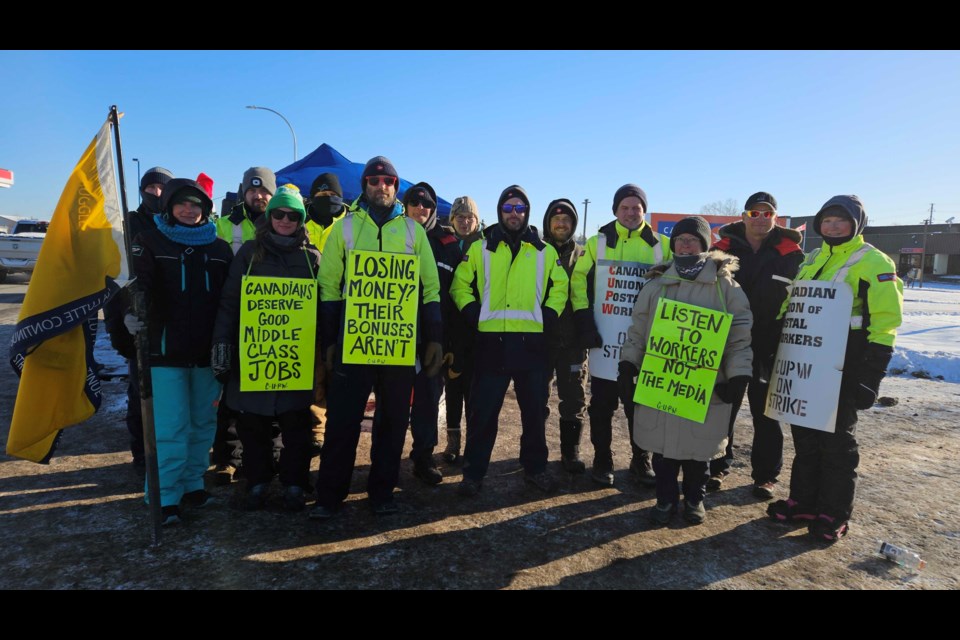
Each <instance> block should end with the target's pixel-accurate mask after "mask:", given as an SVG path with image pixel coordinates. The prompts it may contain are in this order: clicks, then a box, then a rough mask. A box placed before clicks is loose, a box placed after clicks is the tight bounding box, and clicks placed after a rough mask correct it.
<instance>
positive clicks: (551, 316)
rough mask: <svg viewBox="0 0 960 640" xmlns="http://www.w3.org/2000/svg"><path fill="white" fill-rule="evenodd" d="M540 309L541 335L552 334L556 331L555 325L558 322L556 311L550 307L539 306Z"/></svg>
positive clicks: (548, 335)
mask: <svg viewBox="0 0 960 640" xmlns="http://www.w3.org/2000/svg"><path fill="white" fill-rule="evenodd" d="M541 311H542V313H543V335H545V336H547V337H550V336H553V335H554V334H555V333H556V332H557V328H558V327H557V325H559V324H560V319H559V318H558V317H557V312H556V311H554V310H553V309H552V308H550V307H541Z"/></svg>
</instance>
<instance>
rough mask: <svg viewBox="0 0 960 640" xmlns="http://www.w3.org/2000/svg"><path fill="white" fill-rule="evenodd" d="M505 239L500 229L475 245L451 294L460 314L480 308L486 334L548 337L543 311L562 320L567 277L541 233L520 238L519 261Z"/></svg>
mask: <svg viewBox="0 0 960 640" xmlns="http://www.w3.org/2000/svg"><path fill="white" fill-rule="evenodd" d="M503 235H504V234H503V233H502V232H501V231H500V229H499V227H498V228H496V229H495V230H494V231H492V232H491V233H489V234H488V235H487V237H486V238H485V239H483V240H480V241H478V242H475V243H473V245H472V246H471V247H470V250H469V251H468V252H467V255H466V256H465V257H464V261H463V262H461V263H460V266H458V267H457V270H456V272H455V273H454V276H453V284H452V285H451V286H450V295H451V297H452V298H453V301H454V304H456V305H457V308H458V309H461V310H463V308H464V307H466V306H467V305H468V304H470V303H471V302H478V303H479V304H480V316H479V322H478V323H477V328H478V329H479V331H480V332H481V333H505V332H510V333H543V307H549V308H550V309H552V310H553V312H554V313H555V314H556V315H557V317H559V316H560V314H561V313H563V308H564V306H565V305H566V304H567V291H568V287H569V281H568V278H567V272H566V271H564V270H563V266H561V264H560V257H559V256H558V255H557V250H556V249H554V248H553V247H552V246H551V245H549V244H546V243H545V242H543V241H542V240H540V238H539V237H538V236H537V234H536V231H528V232H527V233H526V234H524V235H523V236H521V238H520V241H519V249H518V251H517V252H516V256H514V253H513V250H512V249H511V248H510V245H509V244H508V243H507V240H506V239H505V238H503V237H502V236H503ZM474 286H475V287H476V291H475V290H474ZM477 294H479V299H478V297H477Z"/></svg>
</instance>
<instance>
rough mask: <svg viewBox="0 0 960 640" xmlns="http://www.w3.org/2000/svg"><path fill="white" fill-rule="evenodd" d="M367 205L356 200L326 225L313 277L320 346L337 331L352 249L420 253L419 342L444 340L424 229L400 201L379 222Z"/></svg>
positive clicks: (332, 341) (330, 340)
mask: <svg viewBox="0 0 960 640" xmlns="http://www.w3.org/2000/svg"><path fill="white" fill-rule="evenodd" d="M365 207H366V204H365V202H361V199H359V198H358V199H357V200H356V201H354V203H353V204H352V205H351V207H350V209H349V211H348V212H347V213H346V215H344V216H343V217H342V218H340V219H339V220H337V221H336V222H334V223H333V224H332V225H331V226H330V229H329V233H328V234H327V239H326V246H325V247H324V251H323V258H322V259H321V260H320V271H319V274H318V276H317V280H318V281H319V282H320V304H321V307H322V313H321V316H322V321H323V324H324V326H323V330H322V331H321V339H322V342H323V348H324V350H326V348H327V347H328V346H330V345H332V344H335V343H336V342H337V340H338V335H339V333H340V331H341V325H342V321H341V315H342V314H341V310H342V306H343V305H342V303H343V280H344V274H345V272H346V260H347V252H348V251H350V250H353V249H363V250H366V251H384V252H387V253H405V254H408V255H417V256H419V257H420V292H421V296H422V298H421V299H422V305H423V306H422V307H421V309H420V322H419V324H420V328H421V330H422V331H423V342H442V335H443V325H442V321H441V318H440V278H439V276H438V275H437V263H436V260H435V259H434V257H433V250H432V249H431V247H430V241H429V240H428V239H427V234H426V232H425V231H424V230H423V227H421V226H420V225H419V224H418V223H417V222H416V221H414V220H412V219H411V218H407V217H406V216H404V215H403V205H401V204H400V203H399V202H397V203H396V205H395V206H394V209H393V211H392V212H390V213H389V214H388V215H387V216H386V219H385V220H384V222H383V224H382V225H378V224H377V223H376V221H375V220H374V219H373V218H372V217H371V216H370V214H369V213H368V212H367V210H366V208H365Z"/></svg>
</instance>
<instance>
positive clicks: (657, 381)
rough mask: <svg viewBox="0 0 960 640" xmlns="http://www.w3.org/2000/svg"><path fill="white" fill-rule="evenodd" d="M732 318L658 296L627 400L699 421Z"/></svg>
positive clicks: (731, 316) (703, 413) (701, 420)
mask: <svg viewBox="0 0 960 640" xmlns="http://www.w3.org/2000/svg"><path fill="white" fill-rule="evenodd" d="M732 322H733V315H732V314H730V313H725V312H723V311H715V310H714V309H705V308H703V307H697V306H695V305H692V304H687V303H685V302H677V301H676V300H667V299H665V298H660V301H659V302H657V308H656V311H655V312H654V318H653V324H652V325H651V327H650V337H649V339H648V340H647V351H646V354H645V355H644V356H643V362H642V363H641V366H640V375H639V376H638V377H637V389H636V391H635V392H634V397H633V401H634V402H636V403H638V404H642V405H645V406H648V407H652V408H654V409H657V410H659V411H665V412H667V413H671V414H673V415H676V416H679V417H681V418H686V419H687V420H692V421H694V422H699V423H701V424H702V423H703V421H704V420H705V419H706V417H707V409H708V408H709V405H710V397H711V396H712V395H713V385H714V382H716V379H717V369H718V368H719V367H720V362H721V360H722V359H723V351H724V348H725V347H726V344H727V334H729V333H730V325H731V323H732Z"/></svg>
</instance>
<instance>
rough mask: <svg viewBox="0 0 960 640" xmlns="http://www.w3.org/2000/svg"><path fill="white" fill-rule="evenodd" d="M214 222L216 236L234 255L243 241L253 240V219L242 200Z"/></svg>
mask: <svg viewBox="0 0 960 640" xmlns="http://www.w3.org/2000/svg"><path fill="white" fill-rule="evenodd" d="M216 224H217V237H219V238H223V239H224V240H226V241H227V244H229V245H230V248H231V249H233V254H234V255H236V254H237V251H239V250H240V247H242V246H243V243H244V242H246V241H247V240H253V236H254V235H255V234H256V232H257V229H256V227H255V226H254V224H253V220H251V219H250V213H249V212H248V211H247V207H246V206H245V205H244V204H243V203H242V202H241V203H240V204H238V205H237V206H235V207H234V208H233V209H231V210H230V215H228V216H223V217H222V218H218V219H217V222H216ZM314 244H315V243H314Z"/></svg>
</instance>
